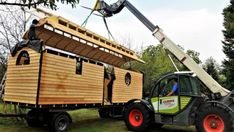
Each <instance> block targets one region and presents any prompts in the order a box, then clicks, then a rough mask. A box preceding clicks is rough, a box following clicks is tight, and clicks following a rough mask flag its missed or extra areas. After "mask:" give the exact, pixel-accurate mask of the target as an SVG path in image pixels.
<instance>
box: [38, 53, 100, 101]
mask: <svg viewBox="0 0 234 132" xmlns="http://www.w3.org/2000/svg"><path fill="white" fill-rule="evenodd" d="M103 73H104V67H103V66H99V65H96V64H91V63H88V62H84V61H83V62H82V74H81V75H78V74H76V59H75V58H74V59H72V58H67V57H63V56H58V55H54V54H49V53H44V54H43V62H42V74H41V82H40V94H39V105H51V104H95V103H102V99H103V79H104V74H103Z"/></svg>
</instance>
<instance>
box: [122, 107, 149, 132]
mask: <svg viewBox="0 0 234 132" xmlns="http://www.w3.org/2000/svg"><path fill="white" fill-rule="evenodd" d="M151 121H152V120H151V117H150V111H149V110H148V109H147V108H146V107H145V106H144V105H142V104H139V103H132V104H130V105H128V106H127V107H126V108H125V112H124V122H125V124H126V126H127V127H128V129H129V130H132V131H146V129H147V128H148V127H149V125H150V124H151Z"/></svg>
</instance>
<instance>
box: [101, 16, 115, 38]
mask: <svg viewBox="0 0 234 132" xmlns="http://www.w3.org/2000/svg"><path fill="white" fill-rule="evenodd" d="M103 21H104V24H105V27H106V30H107V32H108V37H109V39H110V37H111V38H112V39H113V40H114V41H115V38H114V37H113V35H112V33H111V31H110V29H109V27H108V25H107V22H106V18H105V17H104V16H103Z"/></svg>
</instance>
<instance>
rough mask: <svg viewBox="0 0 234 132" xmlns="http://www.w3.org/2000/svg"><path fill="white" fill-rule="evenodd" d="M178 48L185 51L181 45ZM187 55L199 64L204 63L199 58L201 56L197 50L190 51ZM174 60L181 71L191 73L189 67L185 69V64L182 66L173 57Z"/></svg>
mask: <svg viewBox="0 0 234 132" xmlns="http://www.w3.org/2000/svg"><path fill="white" fill-rule="evenodd" d="M178 47H179V48H180V49H181V50H183V51H184V48H183V47H181V46H180V45H178ZM186 54H188V55H189V56H190V57H191V58H192V59H193V60H194V61H195V62H196V63H197V64H201V63H202V61H201V60H200V58H199V55H200V53H199V52H197V51H195V50H190V49H188V50H187V51H186ZM172 58H173V60H174V62H175V64H176V66H177V68H178V69H179V71H189V69H188V68H187V67H185V66H184V64H182V63H181V62H180V61H179V60H178V59H176V57H174V56H173V57H172Z"/></svg>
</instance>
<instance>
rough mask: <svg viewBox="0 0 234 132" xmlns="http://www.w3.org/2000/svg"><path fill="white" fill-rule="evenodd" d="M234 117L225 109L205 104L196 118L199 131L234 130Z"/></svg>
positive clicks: (228, 131)
mask: <svg viewBox="0 0 234 132" xmlns="http://www.w3.org/2000/svg"><path fill="white" fill-rule="evenodd" d="M232 123H233V118H232V115H230V114H229V113H228V112H227V111H226V110H225V109H223V108H221V107H216V106H210V105H208V106H205V107H203V108H201V110H200V111H199V112H198V113H197V117H196V120H195V124H196V129H197V131H198V132H233V128H232Z"/></svg>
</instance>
